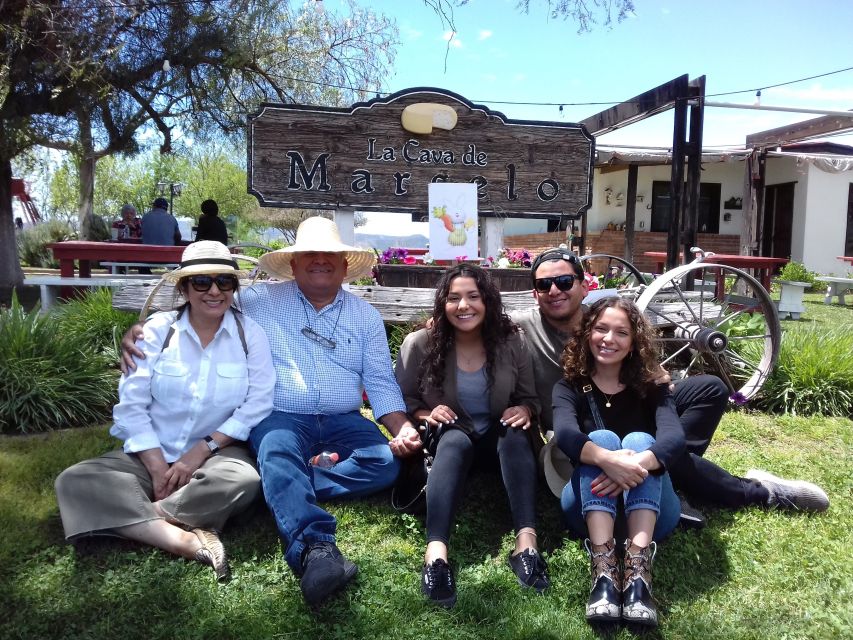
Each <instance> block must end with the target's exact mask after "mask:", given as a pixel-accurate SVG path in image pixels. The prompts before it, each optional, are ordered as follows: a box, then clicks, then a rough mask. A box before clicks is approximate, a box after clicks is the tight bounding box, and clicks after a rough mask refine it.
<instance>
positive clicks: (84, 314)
mask: <svg viewBox="0 0 853 640" xmlns="http://www.w3.org/2000/svg"><path fill="white" fill-rule="evenodd" d="M51 317H52V318H53V319H54V321H55V322H56V323H57V325H58V326H59V330H60V333H61V335H62V336H63V338H64V339H66V340H71V341H73V342H74V343H75V344H77V345H78V346H79V347H80V348H81V349H85V350H91V351H93V352H95V353H99V354H102V355H103V356H104V357H106V359H107V360H108V361H110V362H117V361H118V356H119V343H120V342H121V337H122V336H123V335H124V332H125V331H127V330H128V329H129V328H130V326H131V325H132V324H133V323H134V322H136V320H137V316H136V314H135V313H130V312H129V311H119V310H118V309H114V308H113V295H112V290H111V289H109V288H107V287H103V288H99V289H92V290H90V291H88V292H86V294H85V295H83V296H82V297H80V298H75V299H73V300H69V301H68V302H66V303H65V304H62V305H59V306H58V307H56V308H55V310H54V311H53V312H52V313H51Z"/></svg>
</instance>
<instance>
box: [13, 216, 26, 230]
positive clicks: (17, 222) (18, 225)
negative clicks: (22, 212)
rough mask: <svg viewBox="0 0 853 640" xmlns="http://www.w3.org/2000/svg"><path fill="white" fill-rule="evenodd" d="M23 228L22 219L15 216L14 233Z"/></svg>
mask: <svg viewBox="0 0 853 640" xmlns="http://www.w3.org/2000/svg"><path fill="white" fill-rule="evenodd" d="M23 230H24V220H23V218H20V217H17V218H15V233H17V232H19V231H23Z"/></svg>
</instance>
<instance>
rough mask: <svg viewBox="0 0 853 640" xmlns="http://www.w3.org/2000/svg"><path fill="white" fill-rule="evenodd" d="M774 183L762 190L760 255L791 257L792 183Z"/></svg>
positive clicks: (792, 221) (794, 183) (793, 183)
mask: <svg viewBox="0 0 853 640" xmlns="http://www.w3.org/2000/svg"><path fill="white" fill-rule="evenodd" d="M796 184H797V183H796V182H786V183H785V184H774V185H772V186H769V187H767V188H766V189H765V190H764V218H763V222H762V225H761V244H760V246H761V255H762V256H767V257H771V258H790V257H791V227H792V226H793V223H794V185H796Z"/></svg>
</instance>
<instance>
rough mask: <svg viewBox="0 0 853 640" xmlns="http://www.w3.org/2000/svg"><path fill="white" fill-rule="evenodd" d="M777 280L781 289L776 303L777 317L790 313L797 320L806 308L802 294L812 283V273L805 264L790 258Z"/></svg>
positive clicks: (783, 316) (785, 316) (784, 316)
mask: <svg viewBox="0 0 853 640" xmlns="http://www.w3.org/2000/svg"><path fill="white" fill-rule="evenodd" d="M777 282H778V283H779V287H780V290H781V291H780V296H779V301H778V302H777V303H776V306H777V308H778V309H779V317H780V318H787V317H788V316H789V315H790V316H791V317H792V318H793V319H794V320H799V319H800V314H801V313H803V312H804V311H805V310H806V307H805V305H803V294H804V293H805V292H806V289H808V288H809V287H811V286H812V284H813V283H814V275H812V273H811V272H810V271H809V270H808V269H806V267H805V265H803V264H801V263H799V262H794V261H793V260H792V261H791V262H789V263H788V264H786V265H785V266H784V267H782V270H781V271H780V272H779V278H778V280H777Z"/></svg>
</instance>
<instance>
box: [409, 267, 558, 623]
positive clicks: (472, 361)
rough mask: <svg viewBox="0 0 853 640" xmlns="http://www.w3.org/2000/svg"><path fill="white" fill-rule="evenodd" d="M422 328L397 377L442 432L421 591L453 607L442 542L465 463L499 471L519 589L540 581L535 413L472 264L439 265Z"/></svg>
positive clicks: (500, 314)
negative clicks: (440, 271)
mask: <svg viewBox="0 0 853 640" xmlns="http://www.w3.org/2000/svg"><path fill="white" fill-rule="evenodd" d="M431 320H432V322H431V324H430V327H429V328H424V329H420V330H418V331H416V332H414V333H412V334H409V335H408V336H406V339H405V340H404V341H403V344H402V346H401V347H400V354H399V357H398V358H397V366H396V371H395V373H396V376H397V381H398V383H399V384H400V388H401V390H402V392H403V397H404V399H405V400H406V407H407V409H408V412H409V415H411V416H412V417H413V418H414V419H415V420H416V421H419V422H421V421H425V422H426V423H427V428H429V429H441V435H440V437H439V440H438V449H437V451H436V454H435V460H434V462H433V466H432V470H431V471H430V474H429V476H428V481H427V492H426V496H427V498H426V501H427V516H426V529H427V531H426V532H427V547H426V552H425V556H424V565H423V569H422V573H421V591H422V592H423V594H424V596H425V597H426V598H428V599H430V600H431V601H433V602H435V603H436V604H439V605H442V606H446V607H452V606H453V605H454V604H455V602H456V583H455V579H454V576H453V572H452V570H451V568H450V565H449V563H448V544H449V539H450V532H451V529H452V527H453V521H454V518H455V515H456V509H457V507H458V505H459V502H460V500H461V498H462V493H463V489H464V485H465V480H466V478H467V476H468V472H469V470H470V469H471V467H472V464H475V465H477V466H481V467H485V468H491V469H493V470H496V471H497V470H499V471H500V472H501V474H502V477H503V484H504V487H505V489H506V492H507V497H508V499H509V505H510V510H511V511H512V518H513V524H514V528H515V547H514V549H513V551H512V552H511V553H510V555H509V557H508V562H509V565H510V568H511V569H512V570H513V572H515V574H516V577H517V578H518V582H519V584H520V585H521V586H522V587H532V588H534V589H536V590H537V591H539V592H541V591H542V590H544V589H545V588H547V587H548V586H549V582H548V576H547V574H546V566H545V561H544V560H543V559H542V557H541V555H540V554H539V551H538V548H537V544H536V514H535V508H534V507H535V491H536V459H535V456H534V454H533V448H532V445H531V436H532V435H533V431H532V430H530V431H528V430H529V429H530V427H531V425H532V424H535V421H536V416H537V414H538V411H539V403H538V401H537V398H536V390H535V387H534V385H533V366H532V365H533V363H532V361H531V358H530V354H529V352H528V351H527V348H526V347H525V345H524V343H523V341H522V340H521V336H520V335H519V333H518V328H517V327H516V326H515V325H514V324H513V323H512V322H511V321H510V319H509V317H508V316H507V315H506V314H505V313H504V310H503V305H502V303H501V295H500V291H498V288H497V287H496V286H495V284H494V283H493V282H492V280H491V278H490V277H489V275H488V274H487V273H486V272H485V271H484V270H483V269H481V268H479V267H477V266H474V265H470V264H461V265H458V266H455V267H452V268H450V269H448V270H447V271H446V272H445V273H444V274H443V276H442V278H441V280H440V281H439V283H438V285H437V286H436V295H435V306H434V307H433V312H432V318H431Z"/></svg>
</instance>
